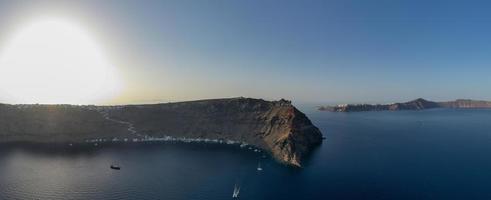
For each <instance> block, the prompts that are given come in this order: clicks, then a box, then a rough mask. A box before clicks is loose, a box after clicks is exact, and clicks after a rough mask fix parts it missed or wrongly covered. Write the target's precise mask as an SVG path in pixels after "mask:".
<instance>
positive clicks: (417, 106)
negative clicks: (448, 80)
mask: <svg viewBox="0 0 491 200" xmlns="http://www.w3.org/2000/svg"><path fill="white" fill-rule="evenodd" d="M432 108H491V101H478V100H470V99H457V100H455V101H444V102H434V101H428V100H426V99H422V98H419V99H415V100H412V101H408V102H405V103H392V104H341V105H336V106H320V107H319V108H318V109H319V110H321V111H331V112H362V111H384V110H389V111H397V110H425V109H432Z"/></svg>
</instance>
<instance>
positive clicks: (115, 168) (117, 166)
mask: <svg viewBox="0 0 491 200" xmlns="http://www.w3.org/2000/svg"><path fill="white" fill-rule="evenodd" d="M111 169H114V170H120V169H121V167H120V166H119V165H111Z"/></svg>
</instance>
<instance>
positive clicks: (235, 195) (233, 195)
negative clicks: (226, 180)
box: [232, 184, 240, 198]
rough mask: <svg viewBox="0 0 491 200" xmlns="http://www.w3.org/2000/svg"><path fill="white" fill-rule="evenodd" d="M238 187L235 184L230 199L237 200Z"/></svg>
mask: <svg viewBox="0 0 491 200" xmlns="http://www.w3.org/2000/svg"><path fill="white" fill-rule="evenodd" d="M239 192H240V187H239V186H237V184H235V186H234V192H233V193H232V198H239Z"/></svg>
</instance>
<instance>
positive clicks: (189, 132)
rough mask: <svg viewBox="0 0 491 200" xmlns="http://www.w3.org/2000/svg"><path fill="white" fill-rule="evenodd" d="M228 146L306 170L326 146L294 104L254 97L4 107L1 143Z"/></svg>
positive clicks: (1, 107)
mask: <svg viewBox="0 0 491 200" xmlns="http://www.w3.org/2000/svg"><path fill="white" fill-rule="evenodd" d="M176 138H178V139H180V140H184V141H220V142H222V141H224V142H231V143H240V144H248V145H253V146H256V147H258V148H260V149H263V150H265V151H267V152H269V153H270V154H271V155H272V156H273V157H274V158H275V159H277V160H278V161H280V162H283V163H286V164H289V165H293V166H301V165H302V160H303V158H305V156H306V155H307V154H308V153H309V152H310V151H311V150H312V149H313V148H314V147H315V146H317V145H319V144H320V143H321V142H322V134H321V132H320V131H319V129H318V128H317V127H315V126H314V125H313V124H312V122H311V121H310V120H309V119H308V118H307V117H306V116H305V114H303V113H302V112H300V111H299V110H298V109H296V108H295V107H294V106H293V105H292V104H291V102H290V101H286V100H280V101H265V100H261V99H251V98H230V99H213V100H199V101H189V102H178V103H163V104H148V105H124V106H75V105H37V104H30V105H11V104H0V142H38V143H51V142H52V143H70V144H71V143H74V144H76V143H88V142H89V143H91V142H92V143H93V142H106V141H107V142H127V141H129V142H131V141H161V140H169V139H171V140H176Z"/></svg>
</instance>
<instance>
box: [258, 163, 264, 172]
mask: <svg viewBox="0 0 491 200" xmlns="http://www.w3.org/2000/svg"><path fill="white" fill-rule="evenodd" d="M257 171H263V168H262V167H261V162H259V164H257Z"/></svg>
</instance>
